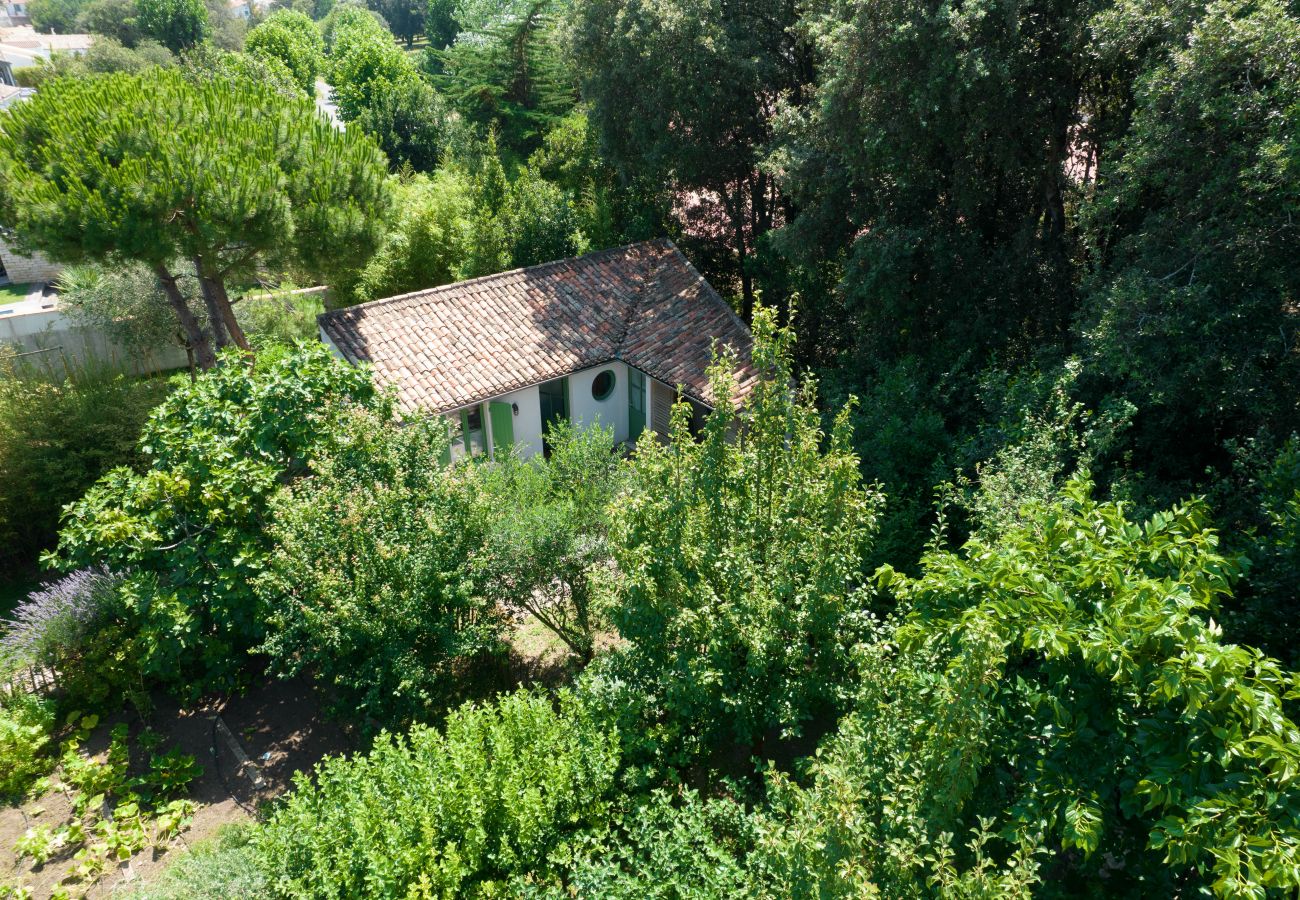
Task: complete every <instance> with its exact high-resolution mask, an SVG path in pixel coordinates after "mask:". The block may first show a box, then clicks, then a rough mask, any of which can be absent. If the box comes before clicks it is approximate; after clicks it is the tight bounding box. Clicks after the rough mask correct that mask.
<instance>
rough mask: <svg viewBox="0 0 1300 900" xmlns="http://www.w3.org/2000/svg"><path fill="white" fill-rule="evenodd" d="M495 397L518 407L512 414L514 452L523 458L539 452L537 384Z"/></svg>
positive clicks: (539, 432) (540, 449) (499, 400)
mask: <svg viewBox="0 0 1300 900" xmlns="http://www.w3.org/2000/svg"><path fill="white" fill-rule="evenodd" d="M496 399H497V401H498V402H501V403H512V404H514V405H515V406H517V407H519V411H518V412H517V413H514V415H513V419H514V432H515V450H516V452H517V453H518V454H519V455H520V456H521V457H523V458H524V459H528V458H529V457H531V456H536V455H537V454H538V453H541V452H542V401H541V397H540V396H539V395H538V393H537V386H536V385H534V386H533V387H526V388H524V389H523V390H522V391H515V392H513V393H510V394H506V395H505V396H504V397H498V398H496ZM489 427H490V426H489Z"/></svg>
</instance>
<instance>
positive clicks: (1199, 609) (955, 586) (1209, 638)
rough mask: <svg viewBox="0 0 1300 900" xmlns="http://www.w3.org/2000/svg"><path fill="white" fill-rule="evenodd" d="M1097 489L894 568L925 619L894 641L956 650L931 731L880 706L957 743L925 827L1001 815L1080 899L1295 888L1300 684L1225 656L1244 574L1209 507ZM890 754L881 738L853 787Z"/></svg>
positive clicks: (929, 777)
mask: <svg viewBox="0 0 1300 900" xmlns="http://www.w3.org/2000/svg"><path fill="white" fill-rule="evenodd" d="M1091 490H1092V489H1091V485H1089V484H1087V483H1084V482H1077V481H1075V482H1071V483H1069V484H1067V486H1066V487H1065V489H1064V491H1063V492H1062V494H1061V495H1060V497H1059V498H1058V499H1055V500H1054V501H1053V502H1051V503H1041V502H1038V503H1031V504H1029V506H1028V507H1027V508H1026V509H1025V510H1023V511H1022V514H1021V521H1020V522H1019V523H1018V524H1015V525H1012V526H1010V527H1008V528H1006V529H1005V531H1003V533H1002V534H1001V535H999V536H997V537H994V538H983V537H979V536H977V537H974V538H972V539H971V540H970V542H969V543H968V544H967V545H966V546H965V548H964V549H963V550H962V551H961V552H960V553H949V552H938V551H936V552H932V553H930V554H928V555H927V556H926V558H925V559H924V560H923V567H924V571H923V574H922V575H921V576H920V577H919V578H918V579H915V580H912V579H907V578H903V577H901V576H898V575H896V574H894V573H893V572H891V571H890V570H888V569H886V570H883V571H882V573H881V579H882V582H883V583H884V584H885V585H886V586H888V587H889V589H890V590H892V591H894V592H895V593H896V594H897V595H898V596H899V598H900V601H901V602H902V604H903V605H904V607H905V608H907V609H908V610H909V614H908V617H907V619H906V621H905V622H904V624H903V625H902V627H900V629H899V630H898V631H897V633H896V635H895V636H894V638H893V639H892V640H893V641H894V642H896V643H897V646H898V647H899V649H900V652H901V653H902V654H904V658H905V657H906V655H908V654H913V653H915V652H917V650H918V649H923V648H925V647H928V646H932V645H933V644H934V643H935V642H942V644H945V645H947V646H949V647H950V648H951V650H950V651H949V654H948V656H947V659H946V660H945V659H941V660H940V661H939V662H938V663H937V664H936V665H935V666H932V667H930V671H932V672H933V673H934V675H932V676H927V677H929V678H931V679H933V678H935V677H937V676H938V675H939V673H940V672H942V673H944V674H943V682H946V684H944V683H943V682H938V683H939V684H940V685H941V686H942V687H943V689H944V690H949V691H953V696H952V698H951V700H949V701H945V702H944V703H942V704H940V707H939V708H936V709H932V710H930V711H928V712H924V713H923V714H921V715H916V716H912V717H904V716H900V715H898V714H897V712H896V711H891V709H892V707H894V706H896V705H897V704H896V703H885V705H884V706H883V707H882V706H880V703H879V701H873V703H875V705H876V706H877V707H878V708H880V710H881V712H880V714H878V715H875V716H873V717H877V718H880V720H881V721H890V722H891V724H890V726H889V727H890V728H901V727H903V726H904V725H905V724H906V723H907V721H908V720H909V719H910V721H911V724H910V725H909V726H907V727H908V729H909V730H910V731H911V733H912V734H913V736H914V737H913V738H911V739H910V740H913V741H922V740H924V741H926V742H929V741H933V740H940V739H941V740H942V741H943V742H944V743H946V744H947V747H948V749H947V755H946V756H945V755H944V754H943V753H937V754H933V755H932V757H929V758H932V759H933V760H934V765H935V768H934V769H933V771H932V772H931V773H929V774H926V773H925V772H924V771H923V773H922V774H923V775H924V777H923V779H922V781H923V783H924V784H925V785H926V790H927V791H931V790H932V791H936V792H939V793H938V795H937V796H936V798H935V800H934V801H933V803H934V804H937V806H933V809H932V810H930V809H927V808H926V807H921V811H922V812H923V813H924V818H925V820H926V821H928V822H932V823H933V825H934V827H940V828H942V827H943V826H944V824H945V819H946V818H949V817H951V816H954V815H956V816H957V817H958V818H957V821H961V822H964V823H965V824H966V826H967V827H974V825H975V821H974V817H975V816H977V815H990V816H996V818H997V820H998V821H997V828H998V830H999V832H1000V833H1002V834H1008V833H1016V834H1023V835H1028V836H1033V835H1043V840H1044V842H1045V843H1044V846H1046V847H1050V848H1051V849H1052V850H1053V855H1054V861H1055V869H1056V871H1055V873H1054V875H1053V880H1054V881H1056V882H1059V883H1061V884H1062V886H1063V889H1065V890H1069V889H1070V888H1069V887H1068V886H1069V885H1074V886H1075V888H1077V889H1083V887H1084V886H1085V885H1095V884H1097V883H1105V884H1107V885H1108V886H1109V887H1108V889H1109V890H1111V891H1116V892H1119V891H1130V890H1131V891H1140V892H1144V893H1150V892H1155V893H1162V894H1164V893H1171V892H1175V891H1176V890H1177V885H1179V884H1183V885H1184V886H1186V883H1187V882H1188V880H1189V879H1190V880H1191V882H1192V883H1196V884H1200V885H1203V886H1205V887H1207V888H1211V889H1213V890H1214V891H1215V892H1216V893H1218V894H1220V895H1223V896H1258V895H1260V894H1261V893H1262V890H1263V889H1264V888H1265V887H1268V888H1272V889H1276V890H1278V891H1279V892H1286V891H1294V890H1295V889H1296V886H1297V882H1298V881H1300V875H1298V874H1297V873H1300V864H1298V862H1297V853H1298V852H1300V851H1298V849H1297V848H1300V792H1298V791H1297V785H1296V774H1295V773H1296V772H1300V743H1298V742H1297V738H1298V737H1300V728H1298V727H1297V725H1296V723H1295V722H1294V721H1293V720H1292V719H1291V718H1289V717H1288V715H1287V709H1286V706H1287V704H1288V702H1289V701H1290V700H1291V699H1293V698H1294V697H1295V696H1296V689H1297V679H1296V676H1295V674H1294V673H1291V672H1288V671H1285V670H1283V669H1282V668H1281V667H1280V666H1279V665H1278V664H1277V663H1276V661H1274V660H1271V659H1269V658H1267V657H1265V656H1264V655H1263V654H1261V653H1260V652H1259V651H1257V650H1254V649H1252V648H1248V647H1242V646H1237V645H1234V644H1229V643H1225V642H1224V641H1223V639H1222V636H1221V632H1220V631H1219V628H1218V626H1217V625H1215V624H1214V622H1213V619H1212V618H1211V617H1212V616H1213V615H1214V614H1215V613H1216V610H1217V609H1218V608H1219V606H1220V604H1221V603H1222V601H1223V600H1224V599H1225V598H1227V597H1228V596H1229V591H1230V587H1231V584H1232V582H1233V580H1234V578H1235V576H1236V567H1235V566H1234V564H1233V562H1232V561H1230V560H1229V559H1227V558H1225V557H1224V556H1223V555H1221V554H1220V553H1219V552H1218V536H1217V535H1216V534H1215V533H1214V532H1213V531H1211V530H1210V529H1209V528H1208V527H1207V526H1206V523H1205V515H1204V508H1203V507H1202V506H1200V505H1196V504H1193V505H1186V506H1180V507H1175V508H1173V509H1171V510H1169V511H1167V512H1162V513H1159V514H1157V515H1154V516H1153V517H1152V518H1150V519H1149V520H1147V521H1145V522H1141V523H1137V522H1132V521H1130V520H1129V519H1128V518H1127V517H1126V515H1125V512H1124V510H1123V508H1122V507H1121V506H1119V505H1116V504H1112V503H1103V502H1099V501H1096V500H1094V499H1093V498H1092V496H1091ZM981 641H983V642H988V643H989V646H988V648H987V649H986V650H984V651H979V653H980V654H981V655H982V656H983V657H985V658H986V659H987V662H986V663H984V664H983V665H984V669H983V674H980V673H979V672H976V673H974V674H973V675H972V677H969V678H966V679H965V684H964V685H962V684H959V683H956V682H953V681H952V680H951V673H953V672H955V671H957V670H956V669H955V668H954V662H953V660H956V659H960V658H962V656H963V654H970V653H972V652H976V650H977V649H978V645H979V642H981ZM885 662H887V661H882V664H881V665H876V666H867V667H864V669H863V671H864V672H868V671H878V670H880V668H882V666H883V664H884V663H885ZM870 680H871V679H870V677H868V684H870ZM919 690H920V689H919V688H916V687H914V688H912V689H910V690H909V691H907V692H906V693H908V694H912V695H915V694H917V693H918V692H919ZM903 693H904V692H902V691H900V692H898V694H897V695H896V696H902V694H903ZM898 739H899V736H898V735H895V736H894V737H892V738H890V740H898ZM885 746H887V744H885V743H884V741H883V739H881V738H877V739H874V740H864V741H862V742H861V743H860V745H859V749H858V750H857V751H855V753H854V754H853V759H852V761H851V762H846V766H847V768H846V771H847V772H849V773H857V774H856V775H853V774H851V775H850V777H851V778H856V777H859V776H860V775H866V774H868V773H870V771H871V768H870V766H871V764H870V763H869V760H870V759H877V758H879V756H880V754H881V751H882V750H883V749H884V747H885ZM907 758H908V760H909V765H916V764H924V761H925V760H926V759H927V755H926V754H917V753H916V752H914V751H911V752H909V754H908V757H907ZM854 790H855V789H854V788H852V787H850V786H847V785H846V786H845V788H843V789H842V790H841V791H840V792H839V793H845V792H847V793H849V794H852V792H853V791H854ZM965 798H969V799H965ZM891 803H894V801H891ZM895 808H897V805H896V803H895ZM936 813H939V815H936ZM871 819H872V817H871V816H870V815H867V816H865V817H864V818H863V820H862V821H871ZM950 830H951V829H950ZM863 839H864V840H866V841H874V840H876V838H875V837H873V836H872V835H871V834H870V833H869V832H867V831H864V832H863ZM828 840H829V838H828Z"/></svg>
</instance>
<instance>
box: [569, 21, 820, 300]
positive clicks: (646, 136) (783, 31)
mask: <svg viewBox="0 0 1300 900" xmlns="http://www.w3.org/2000/svg"><path fill="white" fill-rule="evenodd" d="M798 9H799V4H797V3H795V2H792V0H751V2H745V3H727V2H723V0H707V2H699V0H628V2H615V0H576V2H575V3H574V7H573V13H572V16H571V17H570V20H571V27H570V34H569V39H570V42H571V44H572V49H573V54H574V57H575V59H576V60H577V63H578V66H579V71H580V74H581V77H582V88H583V94H584V96H585V97H586V98H587V99H588V100H589V101H590V102H591V105H592V109H591V114H592V118H593V120H594V121H595V123H596V124H597V127H598V129H599V131H600V134H601V139H602V147H603V150H604V152H605V154H606V156H607V158H608V159H609V160H610V161H611V162H612V163H613V165H614V166H615V167H616V168H617V169H618V170H619V171H620V173H621V174H622V176H623V178H624V180H625V181H628V182H630V181H632V180H634V179H636V178H639V177H649V178H652V179H654V180H656V181H657V182H658V183H660V184H661V185H663V186H664V187H666V188H667V189H669V190H671V191H673V192H675V193H676V194H677V195H678V204H677V205H678V206H679V208H689V207H692V206H696V205H702V206H705V207H710V206H716V207H717V208H718V210H719V211H720V213H721V215H720V216H718V217H716V218H715V219H714V220H712V221H708V222H705V223H703V224H702V225H701V226H700V228H699V229H698V231H699V233H700V235H701V236H702V237H703V238H704V242H705V243H706V244H710V245H713V246H714V247H716V248H721V249H722V250H723V252H726V251H729V252H730V255H731V257H732V262H733V265H732V266H731V267H730V268H731V270H732V271H733V272H735V273H736V274H737V280H738V283H739V287H740V292H741V294H742V296H743V302H744V312H745V315H746V318H748V317H749V316H750V315H751V313H752V308H753V302H754V294H755V289H754V277H753V270H754V266H753V262H752V261H751V259H750V257H751V256H752V254H753V252H754V248H755V244H756V242H757V241H758V240H759V239H760V238H761V237H762V236H763V235H764V234H765V233H767V232H768V231H769V230H771V229H772V228H773V227H774V226H775V225H777V224H779V223H780V222H781V221H782V220H783V218H784V217H785V215H786V211H785V209H784V206H785V202H784V199H783V198H782V196H781V193H780V191H779V190H778V187H777V184H776V182H775V181H774V180H773V178H772V177H771V175H770V174H769V173H768V172H767V171H766V170H764V169H763V168H762V167H761V166H760V162H761V160H762V158H763V155H764V153H765V148H766V146H767V144H768V142H769V140H770V139H771V136H772V126H773V117H774V115H775V114H776V111H777V100H778V98H779V97H781V96H783V95H785V96H788V97H790V98H791V100H792V101H793V102H795V103H796V104H797V103H798V102H799V101H800V100H801V99H802V97H803V94H804V85H805V84H806V83H807V82H808V81H810V80H811V77H812V71H811V63H812V57H811V54H810V53H809V47H808V45H807V43H806V42H805V41H804V40H802V39H801V37H800V36H799V32H798V31H797V30H796V28H795V26H796V25H797V23H798V21H799V17H798ZM670 60H671V62H668V61H670Z"/></svg>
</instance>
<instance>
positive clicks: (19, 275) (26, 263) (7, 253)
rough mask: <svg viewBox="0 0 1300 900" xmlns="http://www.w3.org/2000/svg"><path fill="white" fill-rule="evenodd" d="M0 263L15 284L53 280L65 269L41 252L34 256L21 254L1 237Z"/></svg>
mask: <svg viewBox="0 0 1300 900" xmlns="http://www.w3.org/2000/svg"><path fill="white" fill-rule="evenodd" d="M0 265H3V266H4V268H5V274H6V275H7V276H9V280H10V281H11V282H13V283H14V284H33V283H35V282H38V281H53V280H54V279H55V278H57V277H58V275H59V273H60V272H61V271H63V267H62V266H59V265H56V264H54V263H52V262H50V261H49V260H47V259H46V258H45V257H43V256H41V255H40V254H39V253H38V254H36V255H34V256H19V255H18V253H17V251H15V250H14V249H13V248H12V247H10V246H9V245H8V244H6V243H5V242H4V240H3V239H0Z"/></svg>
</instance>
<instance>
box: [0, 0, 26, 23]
mask: <svg viewBox="0 0 1300 900" xmlns="http://www.w3.org/2000/svg"><path fill="white" fill-rule="evenodd" d="M31 21H32V20H31V19H30V18H29V16H28V13H27V0H0V28H12V27H14V26H17V25H27V24H29V23H30V22H31Z"/></svg>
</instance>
